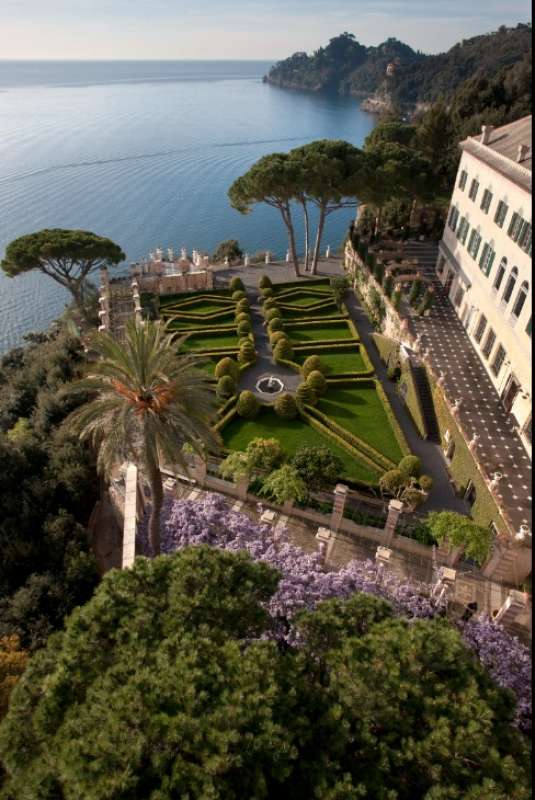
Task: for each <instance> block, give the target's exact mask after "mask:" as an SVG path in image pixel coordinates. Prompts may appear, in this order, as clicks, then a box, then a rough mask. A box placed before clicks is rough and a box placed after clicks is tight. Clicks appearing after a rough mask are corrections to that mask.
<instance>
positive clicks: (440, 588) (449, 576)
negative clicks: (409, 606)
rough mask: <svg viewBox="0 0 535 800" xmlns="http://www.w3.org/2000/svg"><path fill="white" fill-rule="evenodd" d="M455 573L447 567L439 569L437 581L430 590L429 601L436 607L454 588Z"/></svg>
mask: <svg viewBox="0 0 535 800" xmlns="http://www.w3.org/2000/svg"><path fill="white" fill-rule="evenodd" d="M456 579H457V573H456V571H455V570H454V569H450V568H449V567H441V568H440V570H439V573H438V579H437V581H436V583H435V585H434V586H433V588H432V590H431V599H432V600H434V601H435V603H436V604H437V605H439V604H440V603H442V601H444V600H446V599H447V595H448V594H449V593H450V591H451V590H452V589H453V587H454V586H455V581H456Z"/></svg>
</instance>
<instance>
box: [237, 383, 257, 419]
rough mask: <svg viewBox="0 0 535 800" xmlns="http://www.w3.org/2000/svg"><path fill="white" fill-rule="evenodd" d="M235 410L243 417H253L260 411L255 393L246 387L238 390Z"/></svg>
mask: <svg viewBox="0 0 535 800" xmlns="http://www.w3.org/2000/svg"><path fill="white" fill-rule="evenodd" d="M236 411H237V412H238V415H239V416H240V417H243V418H244V419H253V418H254V417H256V415H257V414H258V412H259V411H260V403H259V402H258V399H257V398H256V397H255V395H254V394H253V393H252V392H250V391H248V390H247V389H246V390H245V391H243V392H240V396H239V397H238V403H237V405H236Z"/></svg>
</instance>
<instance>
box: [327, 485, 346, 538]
mask: <svg viewBox="0 0 535 800" xmlns="http://www.w3.org/2000/svg"><path fill="white" fill-rule="evenodd" d="M347 492H348V488H347V486H345V485H344V484H343V483H338V484H337V485H336V487H335V489H334V505H333V510H332V514H331V530H332V531H335V532H336V531H338V530H339V529H340V525H341V524H342V520H343V518H344V509H345V506H346V500H347Z"/></svg>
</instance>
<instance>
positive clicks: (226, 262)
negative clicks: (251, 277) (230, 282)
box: [224, 256, 229, 267]
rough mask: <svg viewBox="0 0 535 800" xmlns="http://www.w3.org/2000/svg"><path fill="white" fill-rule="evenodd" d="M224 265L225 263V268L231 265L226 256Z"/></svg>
mask: <svg viewBox="0 0 535 800" xmlns="http://www.w3.org/2000/svg"><path fill="white" fill-rule="evenodd" d="M224 263H225V266H226V267H228V265H229V260H228V256H225V262H224Z"/></svg>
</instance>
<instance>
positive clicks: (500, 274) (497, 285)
mask: <svg viewBox="0 0 535 800" xmlns="http://www.w3.org/2000/svg"><path fill="white" fill-rule="evenodd" d="M506 270H507V259H506V258H502V260H501V261H500V266H499V267H498V272H497V273H496V278H495V279H494V288H495V289H496V291H498V289H499V288H500V286H501V285H502V281H503V276H504V275H505V272H506Z"/></svg>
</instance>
